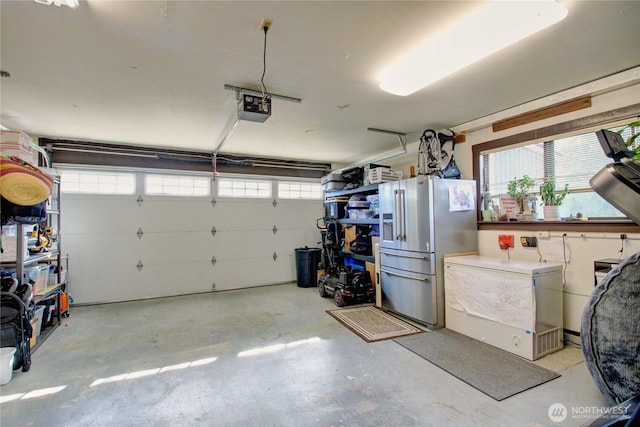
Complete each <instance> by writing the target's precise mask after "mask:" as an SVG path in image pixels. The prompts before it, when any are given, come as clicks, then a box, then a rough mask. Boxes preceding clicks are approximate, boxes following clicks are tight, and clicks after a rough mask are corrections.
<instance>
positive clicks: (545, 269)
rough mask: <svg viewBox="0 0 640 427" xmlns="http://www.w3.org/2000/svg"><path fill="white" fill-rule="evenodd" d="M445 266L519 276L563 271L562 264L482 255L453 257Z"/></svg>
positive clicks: (449, 258) (445, 259)
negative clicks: (517, 274)
mask: <svg viewBox="0 0 640 427" xmlns="http://www.w3.org/2000/svg"><path fill="white" fill-rule="evenodd" d="M444 262H445V264H455V265H461V266H466V267H475V268H484V269H489V270H499V271H504V272H509V273H519V274H529V275H537V274H546V273H553V272H556V271H562V264H555V263H546V262H545V263H542V262H529V261H515V260H506V259H500V258H495V257H489V256H482V255H466V256H452V257H445V258H444Z"/></svg>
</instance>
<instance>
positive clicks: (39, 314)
mask: <svg viewBox="0 0 640 427" xmlns="http://www.w3.org/2000/svg"><path fill="white" fill-rule="evenodd" d="M44 308H45V307H44V305H36V307H35V308H34V309H33V320H32V322H35V324H33V323H32V325H33V336H34V337H39V336H40V331H41V330H42V318H43V316H44Z"/></svg>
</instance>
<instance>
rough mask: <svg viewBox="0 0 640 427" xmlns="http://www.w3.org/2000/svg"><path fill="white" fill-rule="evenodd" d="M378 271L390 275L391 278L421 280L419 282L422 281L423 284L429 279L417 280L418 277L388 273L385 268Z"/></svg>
mask: <svg viewBox="0 0 640 427" xmlns="http://www.w3.org/2000/svg"><path fill="white" fill-rule="evenodd" d="M380 271H381V272H382V273H387V274H390V275H392V276H398V277H404V278H405V279H411V280H421V281H423V282H428V281H429V279H428V278H427V277H425V278H419V277H415V276H409V275H408V274H400V273H396V272H393V271H389V270H387V269H385V268H381V269H380Z"/></svg>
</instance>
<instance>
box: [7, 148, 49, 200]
mask: <svg viewBox="0 0 640 427" xmlns="http://www.w3.org/2000/svg"><path fill="white" fill-rule="evenodd" d="M52 190H53V178H52V177H50V176H48V175H45V174H43V173H42V172H40V170H39V169H38V168H36V167H34V166H31V165H30V164H28V163H25V162H22V161H21V160H20V159H18V158H17V157H11V158H7V157H0V195H1V196H2V197H4V198H5V199H7V200H9V201H10V202H12V203H15V204H16V205H20V206H33V205H36V204H38V203H41V202H43V201H45V200H46V199H47V198H48V197H49V196H50V195H51V191H52Z"/></svg>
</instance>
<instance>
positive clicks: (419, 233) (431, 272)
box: [378, 176, 478, 329]
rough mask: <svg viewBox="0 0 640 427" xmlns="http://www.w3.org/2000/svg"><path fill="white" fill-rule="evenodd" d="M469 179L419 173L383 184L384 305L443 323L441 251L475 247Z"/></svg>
mask: <svg viewBox="0 0 640 427" xmlns="http://www.w3.org/2000/svg"><path fill="white" fill-rule="evenodd" d="M475 193H476V187H475V182H474V181H471V180H457V179H456V180H448V179H439V178H434V177H430V176H419V177H415V178H409V179H405V180H401V181H395V182H389V183H384V184H380V186H379V189H378V194H379V203H380V204H379V208H380V279H381V280H380V281H381V286H382V296H383V307H384V308H385V309H387V310H389V311H392V312H395V313H397V314H400V315H403V316H406V317H408V318H411V319H413V320H416V321H418V322H420V323H423V324H425V325H426V326H427V327H429V328H432V329H436V328H441V327H444V325H445V319H444V276H443V261H442V260H443V256H444V254H447V253H460V252H470V251H475V250H477V247H478V239H477V220H476V197H475Z"/></svg>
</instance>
